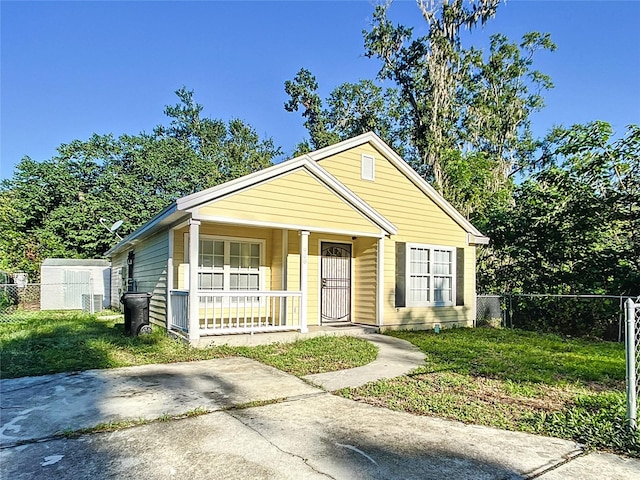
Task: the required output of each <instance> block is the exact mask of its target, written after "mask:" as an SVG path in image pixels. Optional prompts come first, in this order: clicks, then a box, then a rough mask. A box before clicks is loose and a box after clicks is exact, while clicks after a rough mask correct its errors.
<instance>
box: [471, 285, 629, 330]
mask: <svg viewBox="0 0 640 480" xmlns="http://www.w3.org/2000/svg"><path fill="white" fill-rule="evenodd" d="M628 298H631V297H628V296H615V295H546V294H502V295H478V296H477V302H476V325H477V326H487V325H488V326H494V327H497V326H502V327H506V328H520V329H523V330H533V331H538V332H545V333H556V334H559V335H566V336H575V337H594V338H599V339H601V340H609V341H617V342H622V341H624V337H625V333H624V302H625V300H627V299H628Z"/></svg>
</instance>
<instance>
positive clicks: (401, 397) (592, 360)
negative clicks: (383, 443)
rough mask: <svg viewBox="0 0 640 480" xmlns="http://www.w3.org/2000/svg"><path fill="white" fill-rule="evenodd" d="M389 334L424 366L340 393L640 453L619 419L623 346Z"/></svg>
mask: <svg viewBox="0 0 640 480" xmlns="http://www.w3.org/2000/svg"><path fill="white" fill-rule="evenodd" d="M389 334H390V335H393V336H395V337H398V338H403V339H405V340H408V341H409V342H411V343H413V344H414V345H416V346H418V347H419V348H420V349H421V350H422V351H423V352H424V353H425V354H426V357H427V360H426V362H425V366H424V367H421V368H419V369H417V370H415V371H414V372H412V373H411V374H409V375H406V376H402V377H398V378H395V379H391V380H381V381H378V382H373V383H370V384H367V385H365V386H363V387H360V388H355V389H345V390H342V391H341V392H340V394H341V395H343V396H345V397H347V398H352V399H354V400H359V401H364V402H367V403H370V404H373V405H379V406H384V407H387V408H391V409H394V410H401V411H405V412H410V413H413V414H418V415H433V416H439V417H445V418H450V419H455V420H459V421H462V422H467V423H475V424H482V425H488V426H492V427H496V428H502V429H508V430H519V431H525V432H530V433H536V434H541V435H549V436H556V437H561V438H566V439H572V440H575V441H577V442H579V443H582V444H584V445H586V446H587V448H598V449H604V450H611V451H615V452H619V453H625V454H629V455H633V456H640V435H639V433H638V431H636V432H632V431H630V430H629V429H628V428H627V426H626V422H625V395H624V390H625V386H624V378H625V361H624V345H622V344H616V343H610V342H601V341H587V340H580V339H564V338H561V337H558V336H555V335H541V334H538V333H531V332H524V331H518V330H495V329H483V328H478V329H453V330H445V331H443V332H441V333H440V334H438V335H436V334H435V333H433V332H409V331H398V332H390V333H389Z"/></svg>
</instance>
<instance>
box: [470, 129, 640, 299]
mask: <svg viewBox="0 0 640 480" xmlns="http://www.w3.org/2000/svg"><path fill="white" fill-rule="evenodd" d="M611 136H612V130H611V127H610V125H609V124H607V123H605V122H594V123H591V124H587V125H575V126H573V127H572V128H570V129H565V128H557V129H555V130H554V131H553V132H551V134H550V135H549V136H548V137H547V139H546V141H545V147H544V154H543V156H542V161H543V162H544V164H543V166H542V168H541V169H540V170H539V171H537V172H536V173H534V174H533V175H532V176H531V178H529V179H527V180H525V181H524V182H523V183H522V184H521V185H519V186H518V188H517V189H516V191H515V193H514V197H513V204H512V205H509V206H503V207H502V208H495V209H493V210H492V211H489V212H488V215H487V217H488V218H487V222H486V224H485V225H483V229H484V231H485V233H486V234H488V236H489V237H491V239H492V243H491V245H490V246H489V248H487V249H485V250H484V251H483V252H482V256H481V257H480V261H479V274H478V275H479V276H478V283H479V285H480V288H481V291H485V292H489V291H492V292H505V291H506V292H514V293H552V294H586V293H591V294H610V295H621V294H622V295H637V294H638V293H640V292H638V290H637V289H638V285H640V265H639V264H638V261H637V259H638V258H640V238H639V237H638V235H637V234H636V232H637V231H638V227H639V226H640V224H639V222H640V220H639V219H640V187H639V183H640V182H639V180H638V179H639V178H640V128H639V127H638V126H630V127H629V129H628V132H627V135H626V136H624V137H623V138H620V139H618V140H615V141H612V140H611Z"/></svg>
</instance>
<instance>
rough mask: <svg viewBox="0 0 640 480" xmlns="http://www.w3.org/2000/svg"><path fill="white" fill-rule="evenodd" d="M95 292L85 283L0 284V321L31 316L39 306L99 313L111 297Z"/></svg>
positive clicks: (38, 309) (89, 284)
mask: <svg viewBox="0 0 640 480" xmlns="http://www.w3.org/2000/svg"><path fill="white" fill-rule="evenodd" d="M104 297H105V296H104V294H102V293H100V294H96V293H95V292H94V289H93V285H92V284H91V282H86V283H29V284H26V285H20V284H15V283H5V284H0V322H12V321H18V320H22V319H25V318H27V317H31V316H32V315H33V312H35V311H40V310H82V311H85V312H89V313H96V312H100V311H102V310H103V309H104V308H107V307H108V306H109V305H108V303H109V301H110V299H109V298H106V299H105V298H104Z"/></svg>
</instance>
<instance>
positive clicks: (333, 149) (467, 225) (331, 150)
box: [306, 132, 489, 244]
mask: <svg viewBox="0 0 640 480" xmlns="http://www.w3.org/2000/svg"><path fill="white" fill-rule="evenodd" d="M365 143H371V144H372V145H373V146H374V147H375V148H377V149H378V150H380V152H381V153H382V154H383V155H384V156H385V157H387V159H388V160H389V161H390V162H391V164H392V165H393V166H395V167H396V168H397V169H398V170H400V171H401V172H402V173H403V174H404V175H405V176H406V177H407V178H408V179H409V180H411V182H412V183H413V184H414V185H416V186H417V187H418V188H419V189H420V190H422V192H423V193H424V194H425V195H426V196H427V197H429V198H430V199H431V200H432V201H433V202H434V203H435V204H436V205H438V206H439V207H440V208H441V209H442V210H443V211H444V212H445V213H447V215H449V216H450V217H451V218H452V219H453V220H454V221H455V222H456V223H457V224H458V225H460V226H461V227H462V228H463V229H464V230H465V231H466V232H467V233H469V234H471V235H470V236H469V238H470V241H471V240H473V242H474V243H476V244H487V243H489V238H488V237H486V236H484V235H483V234H482V233H481V232H480V231H479V230H478V229H477V228H476V227H474V226H473V225H472V224H471V222H469V220H467V219H466V218H465V217H464V216H463V215H462V214H460V212H458V211H457V210H456V209H455V208H454V207H453V205H451V204H450V203H449V202H448V201H447V200H446V199H445V198H444V197H443V196H442V195H440V194H439V193H438V192H437V191H436V190H435V189H434V188H433V187H432V186H431V185H429V184H428V183H427V182H426V181H425V180H424V178H422V177H421V176H420V175H418V174H417V173H416V172H415V171H414V170H413V168H411V167H410V166H409V164H407V162H405V161H404V160H403V159H402V158H401V157H400V156H399V155H398V154H397V153H396V152H395V151H394V150H393V149H392V148H391V147H389V145H387V144H386V143H385V142H383V141H382V140H381V139H380V137H378V136H377V135H376V134H375V133H373V132H368V133H363V134H362V135H359V136H357V137H354V138H350V139H348V140H344V141H342V142H339V143H336V144H334V145H330V146H328V147H325V148H322V149H320V150H316V151H315V152H311V153H308V154H307V155H306V156H309V157H311V158H312V159H313V160H315V161H316V162H317V161H320V160H322V159H324V158H327V157H330V156H333V155H336V154H339V153H342V152H344V151H346V150H349V149H352V148H355V147H359V146H361V145H364V144H365Z"/></svg>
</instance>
